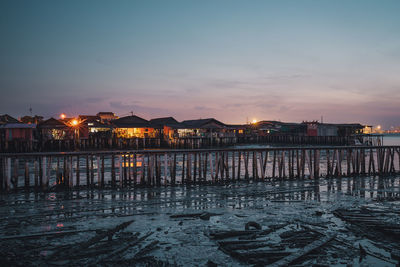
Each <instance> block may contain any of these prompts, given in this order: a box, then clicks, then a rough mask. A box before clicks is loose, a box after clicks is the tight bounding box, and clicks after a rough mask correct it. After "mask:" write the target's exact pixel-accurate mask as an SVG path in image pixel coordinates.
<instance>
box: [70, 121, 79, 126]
mask: <svg viewBox="0 0 400 267" xmlns="http://www.w3.org/2000/svg"><path fill="white" fill-rule="evenodd" d="M71 123H72V125H73V126H76V125H78V123H79V122H78V121H77V120H72V122H71Z"/></svg>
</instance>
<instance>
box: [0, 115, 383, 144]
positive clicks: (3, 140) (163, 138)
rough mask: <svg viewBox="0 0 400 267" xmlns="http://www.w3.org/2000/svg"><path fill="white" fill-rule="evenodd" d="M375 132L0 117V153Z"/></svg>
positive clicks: (339, 140) (347, 139)
mask: <svg viewBox="0 0 400 267" xmlns="http://www.w3.org/2000/svg"><path fill="white" fill-rule="evenodd" d="M372 132H373V127H372V126H369V125H361V124H359V123H351V124H348V123H347V124H344V123H342V124H333V123H322V122H319V121H303V122H301V123H288V122H281V121H270V120H261V121H252V122H251V123H247V124H235V125H234V124H226V123H223V122H221V121H219V120H217V119H214V118H207V119H196V120H184V121H181V122H179V121H177V120H176V119H174V118H173V117H163V118H153V119H150V120H146V119H144V118H141V117H139V116H136V115H133V114H132V115H129V116H125V117H118V116H116V115H115V114H114V113H113V112H99V113H97V114H96V115H79V116H77V117H68V116H67V115H65V114H61V115H60V117H59V118H49V119H46V120H45V119H43V117H42V116H24V117H21V118H18V119H17V118H14V117H12V116H10V115H8V114H4V115H0V151H3V152H30V151H61V150H85V149H110V148H119V149H140V148H158V147H165V148H203V147H212V146H226V145H235V144H241V143H259V142H264V143H285V144H296V145H299V144H300V145H301V144H315V145H357V144H364V145H380V142H381V137H380V135H374V134H371V133H372Z"/></svg>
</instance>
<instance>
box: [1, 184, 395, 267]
mask: <svg viewBox="0 0 400 267" xmlns="http://www.w3.org/2000/svg"><path fill="white" fill-rule="evenodd" d="M399 180H400V177H399V176H393V177H383V178H382V177H351V178H341V179H320V180H319V181H317V182H316V181H311V180H303V181H275V182H274V181H267V182H260V183H236V184H232V185H210V186H204V185H202V186H176V187H159V188H136V189H121V190H97V189H96V190H88V191H82V190H81V191H70V192H49V193H35V192H26V193H24V192H22V193H10V194H7V195H1V196H0V216H1V220H0V264H1V266H17V265H21V266H32V265H40V266H43V265H46V266H48V265H57V266H58V265H68V266H78V265H79V266H84V265H96V266H99V265H100V266H110V265H116V264H118V265H122V266H132V265H138V266H170V265H172V266H193V265H195V266H207V265H208V266H216V265H218V266H248V265H258V266H262V265H269V264H273V263H279V262H282V260H285V259H286V260H288V256H290V255H292V256H293V255H297V256H298V258H296V259H295V260H293V261H291V262H290V265H299V266H312V265H315V266H321V265H322V266H328V265H329V266H346V265H355V266H371V265H376V266H395V265H396V262H397V259H396V255H397V254H396V253H397V252H396V251H398V250H399V248H400V244H399V241H398V240H400V238H399V236H400V187H399ZM320 243H322V244H320ZM314 247H316V248H314ZM311 248H313V249H311ZM307 249H311V251H308V252H307ZM303 254H304V255H303Z"/></svg>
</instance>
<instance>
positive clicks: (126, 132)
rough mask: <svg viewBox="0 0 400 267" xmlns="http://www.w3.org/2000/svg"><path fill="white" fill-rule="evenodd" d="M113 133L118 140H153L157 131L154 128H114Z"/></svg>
mask: <svg viewBox="0 0 400 267" xmlns="http://www.w3.org/2000/svg"><path fill="white" fill-rule="evenodd" d="M114 133H115V134H116V135H117V137H120V138H134V137H137V138H144V137H146V138H155V137H157V131H156V130H155V129H154V128H115V129H114Z"/></svg>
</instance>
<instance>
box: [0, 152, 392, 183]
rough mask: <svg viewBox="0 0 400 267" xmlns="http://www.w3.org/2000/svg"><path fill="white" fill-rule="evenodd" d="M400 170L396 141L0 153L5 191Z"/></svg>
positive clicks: (367, 173)
mask: <svg viewBox="0 0 400 267" xmlns="http://www.w3.org/2000/svg"><path fill="white" fill-rule="evenodd" d="M321 170H324V171H321ZM399 171H400V147H393V146H391V147H382V146H379V147H307V148H306V147H301V148H299V147H294V148H268V149H217V150H215V149H214V150H212V149H201V150H141V151H137V150H129V151H112V152H109V151H107V152H105V151H102V152H90V153H88V152H86V153H84V152H65V153H55V152H53V153H23V154H0V186H1V190H2V191H8V190H12V189H19V188H25V189H30V188H35V189H37V190H48V189H49V188H54V187H56V188H57V187H58V188H64V189H65V188H73V187H88V188H93V187H100V188H104V187H116V186H119V187H137V186H161V185H176V184H204V183H206V184H216V183H230V182H236V181H240V180H244V181H263V180H266V179H271V178H273V179H316V178H319V177H341V176H344V175H346V176H351V175H385V174H394V173H398V172H399Z"/></svg>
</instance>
